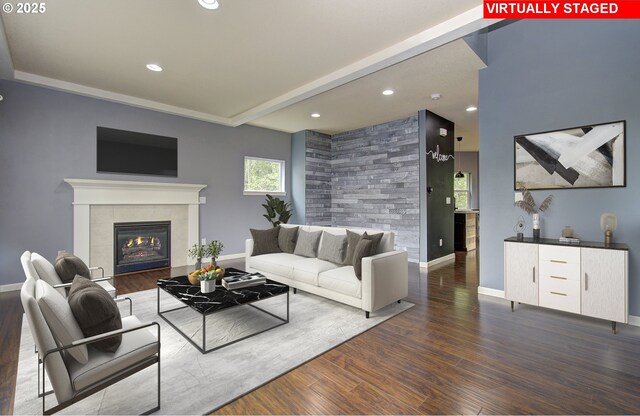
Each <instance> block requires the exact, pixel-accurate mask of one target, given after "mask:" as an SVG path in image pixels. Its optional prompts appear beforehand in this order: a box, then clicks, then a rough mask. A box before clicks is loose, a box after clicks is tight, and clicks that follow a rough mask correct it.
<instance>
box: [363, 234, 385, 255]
mask: <svg viewBox="0 0 640 416" xmlns="http://www.w3.org/2000/svg"><path fill="white" fill-rule="evenodd" d="M383 235H384V234H383V233H379V234H367V232H366V231H365V232H364V234H362V238H364V239H367V240H371V256H373V255H374V254H377V253H378V246H379V245H380V241H381V240H382V236H383Z"/></svg>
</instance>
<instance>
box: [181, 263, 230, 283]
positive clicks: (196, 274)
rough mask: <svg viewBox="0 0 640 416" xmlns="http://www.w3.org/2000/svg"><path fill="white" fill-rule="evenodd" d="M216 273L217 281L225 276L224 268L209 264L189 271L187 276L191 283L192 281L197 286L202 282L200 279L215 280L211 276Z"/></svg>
mask: <svg viewBox="0 0 640 416" xmlns="http://www.w3.org/2000/svg"><path fill="white" fill-rule="evenodd" d="M214 273H216V277H215V280H216V281H220V280H222V278H223V277H224V269H223V268H220V267H217V268H215V267H214V266H212V265H209V266H207V267H203V268H202V269H198V270H196V271H193V272H191V273H189V275H188V276H187V279H189V283H191V284H192V285H194V286H197V285H199V284H200V280H213V279H212V278H211V276H212V275H213V274H214ZM203 276H207V277H208V278H207V279H202V277H203Z"/></svg>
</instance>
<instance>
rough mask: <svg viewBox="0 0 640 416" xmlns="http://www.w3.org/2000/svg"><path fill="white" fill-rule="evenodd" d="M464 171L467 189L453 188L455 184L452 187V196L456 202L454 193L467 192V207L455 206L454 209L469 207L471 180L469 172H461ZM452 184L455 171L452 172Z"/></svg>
mask: <svg viewBox="0 0 640 416" xmlns="http://www.w3.org/2000/svg"><path fill="white" fill-rule="evenodd" d="M462 173H464V175H465V177H466V178H467V189H464V190H463V189H455V185H454V188H453V196H454V200H455V201H456V204H457V198H455V196H456V194H467V207H466V208H460V207H458V206H456V209H471V206H470V205H471V196H472V193H471V190H472V184H471V181H472V180H473V178H472V176H471V172H462ZM454 184H455V173H454Z"/></svg>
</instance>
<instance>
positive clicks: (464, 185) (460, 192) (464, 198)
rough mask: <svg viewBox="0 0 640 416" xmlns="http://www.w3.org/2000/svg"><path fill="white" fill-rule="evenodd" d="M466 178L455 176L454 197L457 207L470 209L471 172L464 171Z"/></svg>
mask: <svg viewBox="0 0 640 416" xmlns="http://www.w3.org/2000/svg"><path fill="white" fill-rule="evenodd" d="M462 173H463V174H464V178H456V177H455V176H454V177H453V197H454V199H455V202H456V205H455V207H456V209H470V208H471V206H470V203H471V174H470V173H469V172H462Z"/></svg>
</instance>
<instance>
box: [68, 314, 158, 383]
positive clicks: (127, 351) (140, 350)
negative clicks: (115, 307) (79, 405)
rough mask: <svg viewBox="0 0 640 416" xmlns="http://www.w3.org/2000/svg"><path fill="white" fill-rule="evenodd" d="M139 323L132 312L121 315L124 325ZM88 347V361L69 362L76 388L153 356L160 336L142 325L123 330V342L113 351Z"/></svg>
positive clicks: (102, 378)
mask: <svg viewBox="0 0 640 416" xmlns="http://www.w3.org/2000/svg"><path fill="white" fill-rule="evenodd" d="M136 325H140V321H139V320H138V318H136V317H135V316H133V315H132V316H127V317H125V318H123V319H122V328H123V329H128V328H132V327H134V326H136ZM89 345H91V344H89ZM88 350H89V360H88V362H87V363H86V364H79V363H77V362H73V363H72V364H71V365H70V366H69V376H70V378H71V383H72V385H73V388H74V389H75V390H76V391H78V390H81V389H85V388H87V387H89V386H91V385H93V384H95V383H97V382H99V381H102V380H104V379H105V378H107V377H109V376H112V375H115V374H117V373H119V372H120V371H122V370H124V369H126V368H127V367H128V366H130V365H133V364H136V363H139V362H140V361H142V360H144V359H145V358H147V357H149V358H151V357H152V356H153V355H154V354H156V353H157V352H158V340H157V339H156V337H155V335H154V334H153V332H151V330H149V329H148V328H143V329H140V330H137V331H132V332H127V333H126V334H123V335H122V342H121V343H120V346H119V347H118V349H117V350H116V351H115V352H114V353H110V352H103V351H99V350H96V349H95V348H93V347H91V346H89V348H88Z"/></svg>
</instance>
